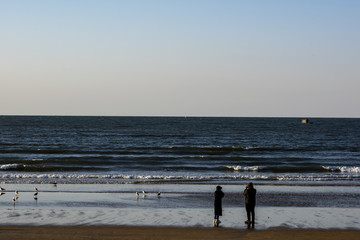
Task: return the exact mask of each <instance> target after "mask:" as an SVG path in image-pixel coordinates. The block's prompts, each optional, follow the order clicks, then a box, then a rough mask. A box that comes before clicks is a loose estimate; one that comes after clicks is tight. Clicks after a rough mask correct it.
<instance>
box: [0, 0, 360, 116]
mask: <svg viewBox="0 0 360 240" xmlns="http://www.w3.org/2000/svg"><path fill="white" fill-rule="evenodd" d="M359 12H360V1H358V0H292V1H288V0H271V1H268V0H263V1H261V0H253V1H249V0H237V1H232V0H224V1H219V0H216V1H215V0H172V1H169V0H131V1H125V0H124V1H121V0H118V1H115V0H113V1H111V0H101V1H100V0H98V1H94V0H61V1H51V0H43V1H40V0H0V115H91V116H229V117H356V118H359V117H360V107H359V104H360V94H359V92H360V91H359V90H360V14H359Z"/></svg>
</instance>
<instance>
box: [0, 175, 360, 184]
mask: <svg viewBox="0 0 360 240" xmlns="http://www.w3.org/2000/svg"><path fill="white" fill-rule="evenodd" d="M0 180H1V181H5V182H7V183H35V182H40V183H54V182H57V183H89V184H90V183H164V182H189V183H192V182H209V183H211V182H217V183H218V182H238V181H241V180H244V181H248V180H252V181H265V182H268V181H270V182H320V181H321V182H333V181H344V180H346V181H353V180H356V181H358V180H360V176H359V175H356V176H353V175H311V176H310V175H283V176H270V175H262V174H255V175H252V174H248V175H246V174H235V175H231V174H228V175H206V176H195V175H193V176H191V175H190V176H184V175H179V176H176V175H160V174H159V175H136V174H60V173H56V174H0Z"/></svg>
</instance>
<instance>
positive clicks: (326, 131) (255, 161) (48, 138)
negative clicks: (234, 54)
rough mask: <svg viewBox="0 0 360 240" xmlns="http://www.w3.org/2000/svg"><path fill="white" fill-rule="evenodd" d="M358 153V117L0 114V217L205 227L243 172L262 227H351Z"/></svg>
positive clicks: (232, 203)
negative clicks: (217, 194) (216, 199)
mask: <svg viewBox="0 0 360 240" xmlns="http://www.w3.org/2000/svg"><path fill="white" fill-rule="evenodd" d="M359 160H360V119H346V118H338V119H335V118H312V119H310V122H309V123H308V124H302V123H301V119H300V118H222V117H75V116H0V183H1V187H3V188H5V189H6V190H3V192H2V195H1V197H0V208H2V209H3V210H5V214H4V215H3V216H2V218H0V222H2V224H9V223H10V224H34V225H39V224H49V223H51V222H52V221H53V223H54V224H65V225H66V224H74V222H73V221H75V222H77V223H78V224H125V225H126V224H127V225H139V224H140V225H153V224H156V225H176V226H188V225H199V224H200V225H204V226H207V224H208V223H207V222H206V223H203V222H204V219H207V218H210V219H211V218H212V216H211V215H212V206H213V192H214V191H215V187H216V186H217V185H221V186H223V191H224V192H225V198H224V212H225V215H228V217H229V219H228V221H227V222H226V221H224V222H225V223H224V224H225V226H228V227H236V226H238V223H239V219H238V216H239V215H241V214H242V215H244V213H243V196H242V195H241V194H242V191H243V188H244V186H245V185H246V184H247V183H248V182H253V183H254V186H255V188H257V190H258V201H257V208H258V209H259V212H260V213H263V217H261V214H260V216H259V215H258V217H257V218H259V219H258V222H259V226H260V227H261V226H262V228H267V227H272V226H283V225H284V224H285V225H286V226H295V227H307V224H309V225H310V226H312V227H313V226H314V225H315V227H316V226H317V227H325V228H327V227H334V226H335V227H339V226H340V227H343V228H349V227H355V226H356V225H359V224H358V223H359V222H358V220H357V219H359V217H360V216H359V214H360V201H359V199H360V170H359V169H360V161H359ZM34 187H37V188H39V189H40V190H39V191H40V192H39V195H38V197H36V198H35V197H33V188H34ZM15 190H17V191H19V192H20V193H21V195H20V193H19V196H21V197H19V199H20V200H16V203H15V202H12V198H13V197H14V194H13V192H14V191H15ZM142 191H146V192H147V194H146V195H145V196H143V194H142V193H141V192H142ZM135 192H139V193H140V197H135ZM158 192H161V197H157V193H158ZM113 209H117V210H118V212H117V211H115V212H113ZM226 209H227V210H226ZM230 209H231V211H230ZM280 209H282V210H283V209H288V212H287V213H289V212H293V214H297V216H298V217H297V218H296V219H295V220H294V219H293V217H289V215H288V214H287V213H286V212H285V213H284V214H283V215H281V214H280V213H281V210H280ZM335 209H338V210H335ZM339 209H341V210H339ZM14 211H16V212H14ZM64 211H65V212H66V213H67V214H63V213H64ZM74 212H76V214H75V216H76V217H75V216H73V215H74ZM195 212H196V213H197V216H198V217H197V218H194V217H193V216H192V214H194V213H195ZM231 212H237V214H230V213H231ZM304 212H307V213H308V215H306V216H304V217H303V218H301V217H300V216H302V214H301V213H304ZM154 213H156V214H157V215H156V214H155V216H157V218H156V219H155V220H154ZM161 213H162V214H161ZM315 213H316V214H315ZM70 214H71V216H72V220H70V218H69V217H66V216H68V215H70ZM123 214H125V215H126V216H127V217H126V219H127V220H124V219H123V217H121V220H119V217H118V216H120V215H121V216H123ZM309 214H310V215H311V214H312V217H310V218H309ZM324 214H325V215H326V214H327V215H326V216H324ZM334 214H336V217H337V218H338V221H337V222H331V221H329V219H331V218H332V217H334ZM165 215H166V217H164V216H165ZM235 215H237V216H235ZM265 215H266V216H265ZM36 216H38V217H36ZM140 216H141V217H140ZM144 216H145V217H144ZM146 216H147V217H146ZM169 216H171V217H169ZM230 216H231V217H230ZM270 216H271V217H272V218H274V216H278V217H277V218H276V219H273V220H272V221H270V220H269V219H271V217H270ZM317 216H321V219H323V220H321V221H320V220H319V219H318V218H317ZM34 219H37V220H36V221H35V222H34ZM39 219H43V220H41V221H40V222H39V221H38V220H39ZM74 219H75V220H74ZM301 219H307V220H306V221H305V220H301ZM309 219H312V220H313V221H311V220H309ZM265 220H266V221H265ZM339 221H340V222H339ZM329 222H331V224H333V225H334V226H333V225H331V224H330V225H329ZM209 223H210V224H211V221H209ZM299 224H300V225H299Z"/></svg>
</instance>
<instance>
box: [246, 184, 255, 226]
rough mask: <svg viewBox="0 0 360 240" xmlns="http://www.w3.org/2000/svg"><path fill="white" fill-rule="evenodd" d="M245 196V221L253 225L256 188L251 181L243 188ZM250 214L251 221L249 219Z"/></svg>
mask: <svg viewBox="0 0 360 240" xmlns="http://www.w3.org/2000/svg"><path fill="white" fill-rule="evenodd" d="M244 196H245V207H246V213H247V221H246V222H245V223H246V224H249V225H250V223H251V224H252V225H253V226H254V224H255V205H256V189H255V188H254V186H253V184H252V183H249V184H248V185H247V186H246V187H245V190H244ZM250 214H251V221H250Z"/></svg>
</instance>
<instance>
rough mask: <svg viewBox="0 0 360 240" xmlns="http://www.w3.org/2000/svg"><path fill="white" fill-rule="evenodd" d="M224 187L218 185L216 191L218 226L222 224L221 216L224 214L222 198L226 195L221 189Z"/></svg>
mask: <svg viewBox="0 0 360 240" xmlns="http://www.w3.org/2000/svg"><path fill="white" fill-rule="evenodd" d="M221 189H222V187H220V186H217V187H216V191H215V193H214V196H215V201H214V212H215V216H214V226H215V227H218V226H219V224H220V219H219V216H222V198H223V197H224V195H225V194H224V193H223V191H221Z"/></svg>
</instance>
